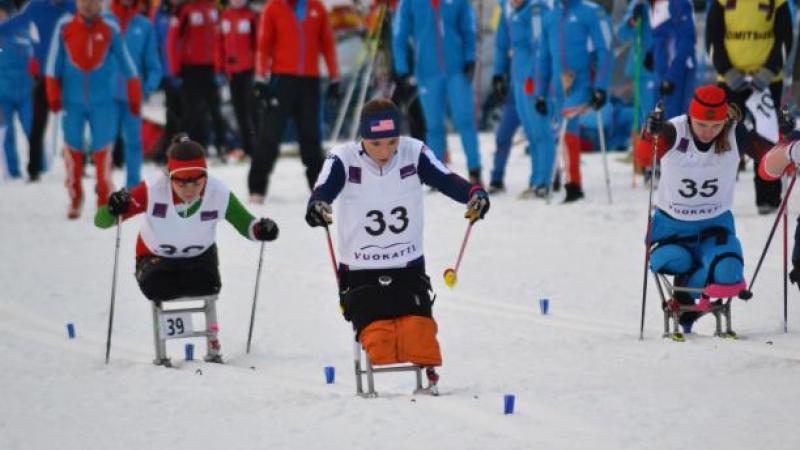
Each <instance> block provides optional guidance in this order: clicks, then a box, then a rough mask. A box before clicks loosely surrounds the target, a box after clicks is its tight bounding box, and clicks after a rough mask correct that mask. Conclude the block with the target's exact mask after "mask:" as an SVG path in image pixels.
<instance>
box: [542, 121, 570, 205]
mask: <svg viewBox="0 0 800 450" xmlns="http://www.w3.org/2000/svg"><path fill="white" fill-rule="evenodd" d="M568 120H569V119H567V118H566V117H564V118H563V119H561V128H560V129H559V131H558V142H557V143H556V154H555V156H554V157H553V168H552V169H551V170H550V185H549V186H547V197H546V199H545V200H547V204H548V205H549V204H550V198H551V197H552V196H553V183H554V182H555V181H556V176H557V175H558V165H559V162H560V161H559V159H560V158H561V157H562V156H563V154H564V153H565V152H564V151H563V147H564V139H565V138H566V135H567V121H568Z"/></svg>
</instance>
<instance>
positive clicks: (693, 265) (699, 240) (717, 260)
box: [650, 210, 744, 289]
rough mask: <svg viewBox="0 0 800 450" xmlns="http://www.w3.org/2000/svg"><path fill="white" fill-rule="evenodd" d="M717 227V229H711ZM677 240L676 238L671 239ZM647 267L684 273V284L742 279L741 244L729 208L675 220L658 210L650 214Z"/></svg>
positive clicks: (658, 271) (738, 280)
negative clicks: (704, 217) (705, 216)
mask: <svg viewBox="0 0 800 450" xmlns="http://www.w3.org/2000/svg"><path fill="white" fill-rule="evenodd" d="M714 229H717V230H719V231H718V232H712V231H711V230H714ZM676 240H677V242H675V241H676ZM652 241H653V242H654V243H657V244H658V243H661V244H660V245H658V246H657V247H656V248H655V250H653V253H652V254H651V255H650V270H652V271H653V272H656V273H663V274H669V275H686V276H687V277H688V280H687V281H686V283H685V284H684V286H685V287H691V288H700V289H702V288H705V287H706V286H708V285H709V284H736V283H739V282H740V281H742V280H743V279H744V263H743V256H742V244H741V243H740V242H739V239H738V238H737V237H736V228H735V225H734V221H733V214H731V212H730V211H728V212H726V213H724V214H722V215H720V216H718V217H715V218H713V219H707V220H699V221H695V222H690V221H684V220H677V219H674V218H672V217H670V216H668V215H667V214H665V213H664V212H663V211H661V210H656V213H655V214H654V215H653V223H652Z"/></svg>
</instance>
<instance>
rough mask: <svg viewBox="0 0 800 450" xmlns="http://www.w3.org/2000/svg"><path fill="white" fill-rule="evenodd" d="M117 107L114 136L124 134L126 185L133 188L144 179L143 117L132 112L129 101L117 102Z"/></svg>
mask: <svg viewBox="0 0 800 450" xmlns="http://www.w3.org/2000/svg"><path fill="white" fill-rule="evenodd" d="M115 104H116V108H117V113H116V117H117V130H116V131H115V132H114V136H118V135H120V134H121V135H122V143H123V144H124V145H123V148H124V149H125V173H126V181H125V185H126V186H127V187H128V188H132V187H134V186H136V185H137V184H139V182H140V181H141V180H142V154H143V149H142V118H141V117H139V116H134V115H133V114H131V111H130V109H129V108H128V103H127V102H122V101H117V102H115Z"/></svg>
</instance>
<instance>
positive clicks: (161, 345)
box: [152, 295, 222, 367]
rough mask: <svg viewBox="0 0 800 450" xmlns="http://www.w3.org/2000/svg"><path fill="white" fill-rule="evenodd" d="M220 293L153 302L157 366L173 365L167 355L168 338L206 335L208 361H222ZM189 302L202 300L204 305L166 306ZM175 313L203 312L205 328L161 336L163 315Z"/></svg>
mask: <svg viewBox="0 0 800 450" xmlns="http://www.w3.org/2000/svg"><path fill="white" fill-rule="evenodd" d="M218 297H219V296H218V295H207V296H199V297H180V298H176V299H174V300H166V301H163V302H152V307H153V338H154V340H155V349H156V358H155V359H154V360H153V364H155V365H157V366H165V367H172V362H171V361H170V359H169V357H168V356H167V340H168V339H186V338H196V337H205V338H206V356H205V358H204V360H205V361H207V362H220V363H221V362H222V354H220V344H219V339H218V338H217V335H218V333H219V325H218V323H217V298H218ZM189 302H195V303H196V302H202V306H194V307H183V308H181V307H176V308H165V306H166V305H176V304H179V303H189ZM174 313H190V314H203V316H204V318H205V330H200V331H198V330H192V331H191V332H189V333H184V334H182V335H180V336H176V337H171V338H166V337H165V338H162V337H161V317H162V315H163V314H174Z"/></svg>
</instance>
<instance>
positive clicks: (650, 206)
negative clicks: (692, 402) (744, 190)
mask: <svg viewBox="0 0 800 450" xmlns="http://www.w3.org/2000/svg"><path fill="white" fill-rule="evenodd" d="M653 113H654V114H655V115H656V116H657V119H658V120H663V117H664V106H663V105H662V104H661V102H658V104H657V105H656V109H655V111H653ZM657 156H658V133H656V134H653V154H652V157H653V159H651V160H650V166H651V167H652V170H653V174H655V168H656V157H657ZM654 181H655V180H654ZM654 186H655V183H654V182H651V183H650V197H649V199H648V201H647V237H646V238H645V247H644V274H643V276H642V318H641V321H640V322H639V340H640V341H641V340H644V312H645V308H646V306H647V272H648V270H649V268H648V267H649V266H650V245H651V244H652V232H653V230H652V228H653V190H654V189H653V187H654Z"/></svg>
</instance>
